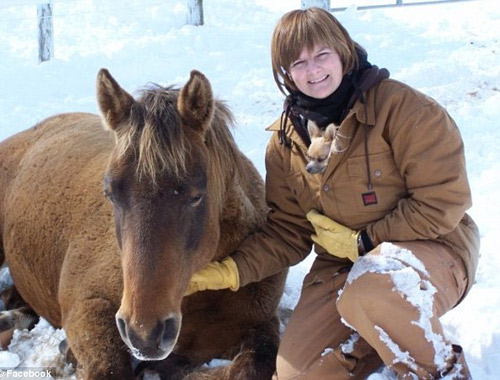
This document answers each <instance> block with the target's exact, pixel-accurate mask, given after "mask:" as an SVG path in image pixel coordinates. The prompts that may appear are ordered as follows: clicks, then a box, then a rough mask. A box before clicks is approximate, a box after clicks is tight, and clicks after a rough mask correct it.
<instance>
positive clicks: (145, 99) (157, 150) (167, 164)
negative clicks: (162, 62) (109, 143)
mask: <svg viewBox="0 0 500 380" xmlns="http://www.w3.org/2000/svg"><path fill="white" fill-rule="evenodd" d="M178 95H179V90H178V89H175V88H173V87H161V86H159V85H150V86H148V87H147V88H144V89H142V90H141V91H140V93H139V97H138V100H137V102H136V103H135V104H134V105H133V106H132V109H131V114H130V119H129V121H130V127H129V128H125V130H124V131H123V132H122V133H120V134H119V135H118V139H117V149H118V154H119V155H124V154H125V153H126V152H127V151H129V149H133V151H134V152H135V155H136V160H137V161H136V162H137V167H136V169H137V173H138V175H139V178H142V177H144V176H145V177H148V178H150V179H151V180H152V182H153V183H155V182H156V179H157V176H158V175H159V174H160V173H163V172H165V171H166V172H167V173H168V174H169V175H174V176H175V177H176V178H177V179H179V180H182V179H183V178H184V177H185V176H186V174H187V170H186V156H187V154H189V152H190V151H191V149H192V146H191V143H190V141H189V140H188V139H187V138H186V137H185V133H184V131H183V128H182V124H181V120H180V115H179V114H178V112H177V107H176V105H177V97H178ZM233 125H234V120H233V116H232V114H231V112H230V111H229V109H228V108H227V107H226V106H225V105H224V104H223V103H222V102H220V101H216V102H215V112H214V117H213V121H212V125H211V126H210V127H209V128H208V130H207V131H206V135H205V142H206V145H207V147H208V149H209V151H210V155H211V156H210V158H211V160H213V161H214V162H213V165H212V168H213V170H216V171H218V172H217V173H213V177H212V178H216V179H217V180H218V181H221V183H219V184H217V185H220V186H217V188H219V189H221V190H222V189H223V188H225V184H224V183H223V182H222V181H224V180H225V178H227V175H228V173H227V171H228V170H232V169H231V168H235V164H236V165H237V166H239V168H238V169H241V165H242V160H241V157H240V154H239V153H238V152H239V151H238V148H237V147H236V143H235V142H234V138H233V136H232V134H231V130H230V127H233ZM186 153H187V154H186Z"/></svg>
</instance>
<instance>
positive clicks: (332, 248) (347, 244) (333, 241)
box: [306, 210, 360, 262]
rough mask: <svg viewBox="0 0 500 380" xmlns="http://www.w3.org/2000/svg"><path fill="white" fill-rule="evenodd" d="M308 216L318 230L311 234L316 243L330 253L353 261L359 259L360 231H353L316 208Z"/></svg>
mask: <svg viewBox="0 0 500 380" xmlns="http://www.w3.org/2000/svg"><path fill="white" fill-rule="evenodd" d="M306 217H307V220H309V221H310V222H311V224H312V225H313V227H314V230H315V231H316V235H311V239H312V240H313V241H314V242H315V243H316V244H318V245H320V246H322V247H323V248H324V249H326V251H327V252H328V253H329V254H330V255H333V256H337V257H342V258H348V259H349V260H351V261H352V262H356V260H358V257H359V252H358V236H359V234H360V232H359V231H353V230H351V229H350V228H347V227H345V226H343V225H342V224H339V223H337V222H335V221H334V220H332V219H330V218H328V217H327V216H324V215H321V214H320V213H319V212H317V211H316V210H311V211H309V212H308V213H307V215H306Z"/></svg>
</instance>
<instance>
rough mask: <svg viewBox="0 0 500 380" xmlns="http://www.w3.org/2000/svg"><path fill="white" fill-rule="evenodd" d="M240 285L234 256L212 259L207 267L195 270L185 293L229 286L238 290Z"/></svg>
mask: <svg viewBox="0 0 500 380" xmlns="http://www.w3.org/2000/svg"><path fill="white" fill-rule="evenodd" d="M239 287H240V276H239V274H238V267H237V266H236V263H235V262H234V260H233V259H232V258H230V257H226V258H225V259H223V260H222V261H220V262H219V261H212V262H211V263H208V265H207V266H206V267H205V268H203V269H201V270H199V271H198V272H195V273H194V274H193V276H192V277H191V281H190V283H189V285H188V289H187V290H186V293H185V294H184V295H186V296H188V295H190V294H193V293H195V292H199V291H201V290H220V289H227V288H229V289H231V290H233V291H236V290H238V289H239Z"/></svg>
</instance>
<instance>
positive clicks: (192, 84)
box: [177, 70, 214, 133]
mask: <svg viewBox="0 0 500 380" xmlns="http://www.w3.org/2000/svg"><path fill="white" fill-rule="evenodd" d="M177 109H178V110H179V114H180V115H181V118H182V121H183V122H184V123H185V124H187V125H189V126H190V127H192V128H194V129H195V130H198V131H199V132H201V133H203V132H204V131H205V130H206V128H207V127H208V125H209V123H210V122H211V121H212V117H213V114H214V97H213V93H212V87H211V86H210V82H209V81H208V79H207V78H206V77H205V75H203V74H202V73H200V72H199V71H196V70H192V71H191V76H190V78H189V80H188V82H187V83H186V84H185V86H184V87H183V88H182V89H181V91H180V93H179V98H178V100H177Z"/></svg>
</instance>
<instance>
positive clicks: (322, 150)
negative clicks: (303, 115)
mask: <svg viewBox="0 0 500 380" xmlns="http://www.w3.org/2000/svg"><path fill="white" fill-rule="evenodd" d="M307 130H308V131H309V136H310V138H311V145H309V149H307V157H308V159H309V163H308V164H307V165H306V170H307V171H308V172H309V173H311V174H318V173H323V172H324V171H325V169H326V166H327V165H328V159H329V158H330V155H331V151H332V142H333V137H334V134H335V126H334V125H333V124H330V125H329V126H328V127H327V128H326V130H324V131H323V130H321V129H320V128H319V127H318V126H317V125H316V123H314V122H313V121H309V122H308V123H307Z"/></svg>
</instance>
